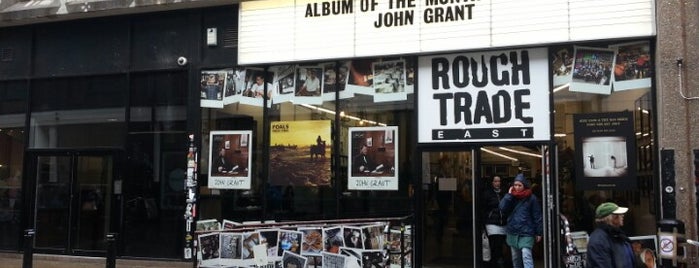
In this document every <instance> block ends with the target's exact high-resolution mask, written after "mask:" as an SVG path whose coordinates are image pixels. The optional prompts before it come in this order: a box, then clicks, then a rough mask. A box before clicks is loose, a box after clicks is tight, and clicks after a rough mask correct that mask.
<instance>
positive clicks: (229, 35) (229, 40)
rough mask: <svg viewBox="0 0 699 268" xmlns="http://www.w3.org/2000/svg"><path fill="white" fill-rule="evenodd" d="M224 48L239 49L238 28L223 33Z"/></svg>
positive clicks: (226, 29) (230, 28)
mask: <svg viewBox="0 0 699 268" xmlns="http://www.w3.org/2000/svg"><path fill="white" fill-rule="evenodd" d="M223 47H225V48H237V47H238V28H235V27H229V28H225V29H224V31H223Z"/></svg>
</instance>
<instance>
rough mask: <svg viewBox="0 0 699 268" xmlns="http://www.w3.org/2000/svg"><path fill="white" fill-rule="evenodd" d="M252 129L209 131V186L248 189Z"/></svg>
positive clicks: (249, 183) (213, 187)
mask: <svg viewBox="0 0 699 268" xmlns="http://www.w3.org/2000/svg"><path fill="white" fill-rule="evenodd" d="M251 139H252V131H249V130H236V131H211V133H210V134H209V146H210V147H209V154H210V156H209V185H208V187H209V188H212V189H246V190H247V189H250V185H251V182H250V181H251V175H250V174H251V172H250V170H251V168H252V158H251V156H252V143H251Z"/></svg>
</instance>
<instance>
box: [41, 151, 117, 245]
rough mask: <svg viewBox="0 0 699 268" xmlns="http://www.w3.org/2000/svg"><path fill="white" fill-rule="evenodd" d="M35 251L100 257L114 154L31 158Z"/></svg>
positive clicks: (106, 218)
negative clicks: (96, 255)
mask: <svg viewBox="0 0 699 268" xmlns="http://www.w3.org/2000/svg"><path fill="white" fill-rule="evenodd" d="M34 163H36V166H35V170H36V174H35V176H36V177H35V182H36V188H35V189H36V191H35V196H34V198H35V199H34V200H35V206H34V227H35V229H36V240H35V243H36V245H35V247H36V248H37V249H38V250H40V251H41V250H44V251H50V252H60V253H65V254H74V253H79V252H85V253H87V252H103V251H105V249H106V245H105V236H106V234H107V232H108V231H109V223H110V221H111V220H110V215H111V207H112V206H111V198H110V196H111V192H112V189H111V186H112V182H113V177H114V170H115V169H114V157H113V154H110V153H106V154H84V153H79V152H68V153H65V152H64V153H60V154H35V156H34Z"/></svg>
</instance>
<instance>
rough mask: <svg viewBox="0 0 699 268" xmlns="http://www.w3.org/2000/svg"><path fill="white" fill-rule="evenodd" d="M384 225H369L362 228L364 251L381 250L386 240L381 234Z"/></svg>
mask: <svg viewBox="0 0 699 268" xmlns="http://www.w3.org/2000/svg"><path fill="white" fill-rule="evenodd" d="M384 227H386V226H385V225H381V224H377V225H369V226H362V240H363V243H364V249H367V250H369V249H376V250H379V249H383V246H384V242H385V240H386V238H385V235H384V233H383V229H384Z"/></svg>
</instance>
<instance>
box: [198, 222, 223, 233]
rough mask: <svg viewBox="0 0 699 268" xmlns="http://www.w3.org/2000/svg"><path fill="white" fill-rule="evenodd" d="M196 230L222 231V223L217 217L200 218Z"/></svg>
mask: <svg viewBox="0 0 699 268" xmlns="http://www.w3.org/2000/svg"><path fill="white" fill-rule="evenodd" d="M195 230H197V231H198V232H205V231H220V230H221V223H219V222H218V221H217V220H216V219H208V220H198V221H197V224H196V229H195Z"/></svg>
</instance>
